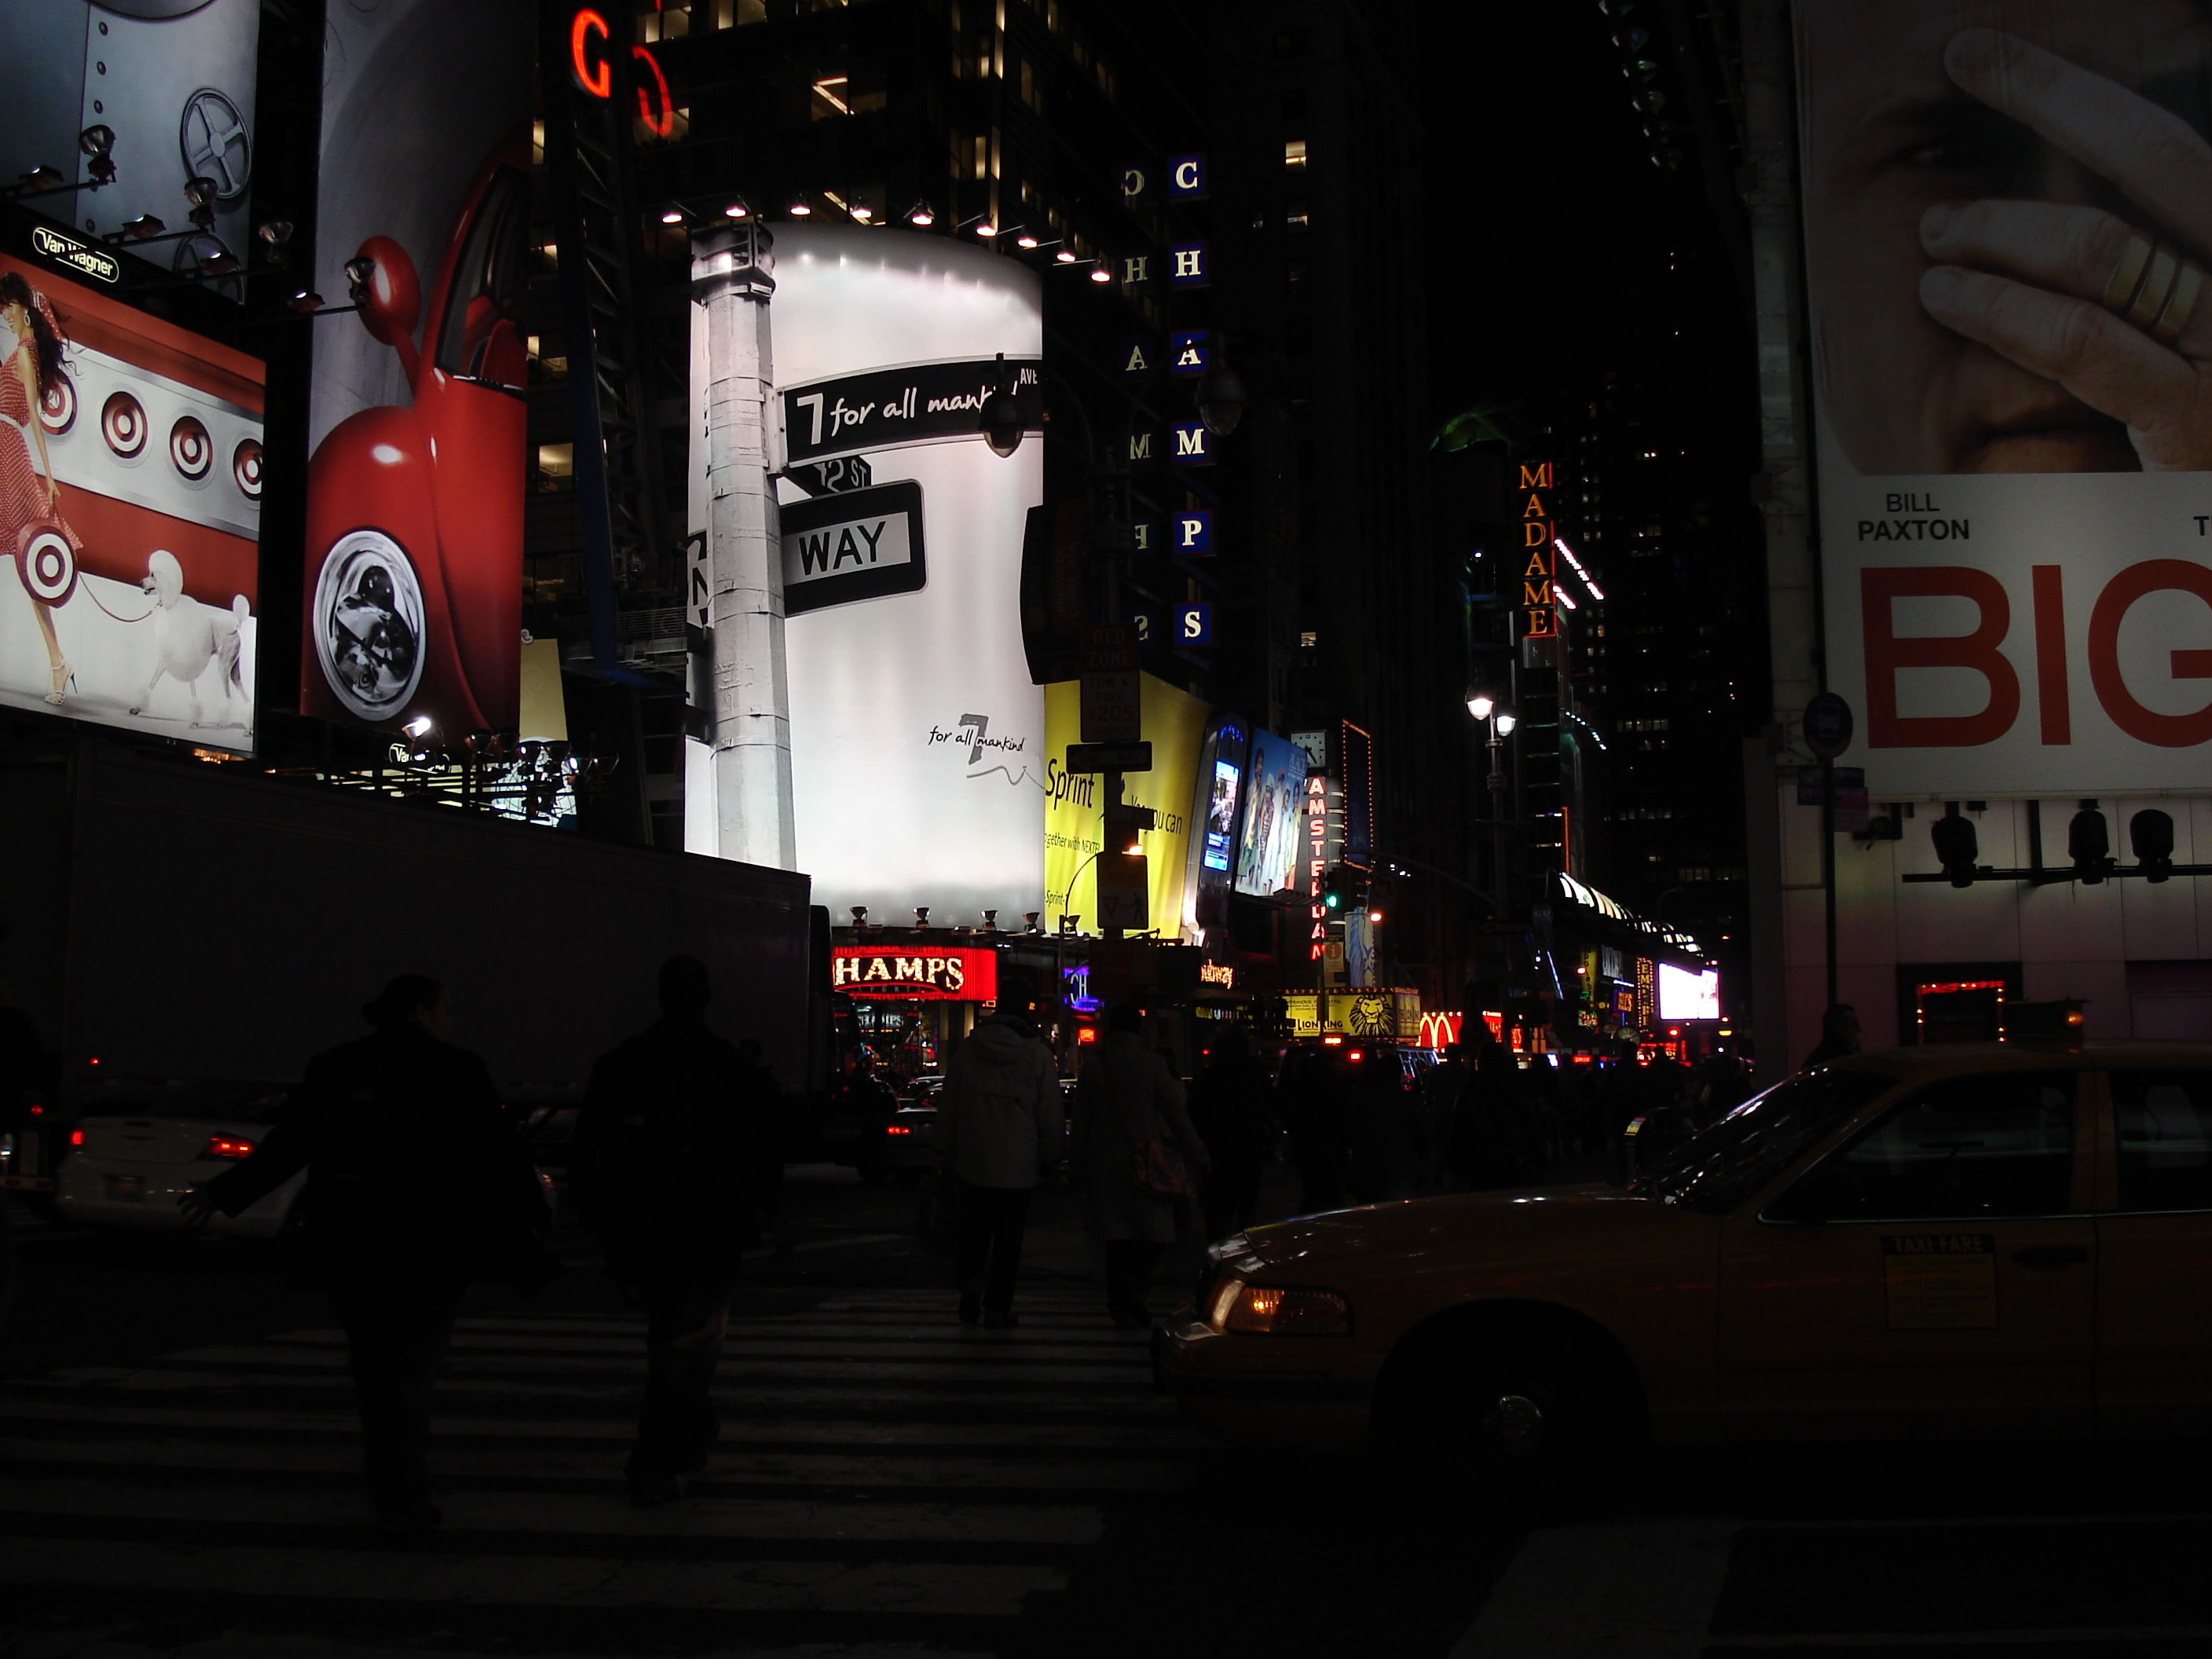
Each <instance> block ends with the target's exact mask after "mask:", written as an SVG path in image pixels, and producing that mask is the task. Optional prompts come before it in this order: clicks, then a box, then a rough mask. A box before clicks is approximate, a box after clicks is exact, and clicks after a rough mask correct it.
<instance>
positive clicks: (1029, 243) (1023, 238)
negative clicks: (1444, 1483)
mask: <svg viewBox="0 0 2212 1659" xmlns="http://www.w3.org/2000/svg"><path fill="white" fill-rule="evenodd" d="M1036 245H1037V239H1036V237H1035V236H1034V235H1032V234H1030V232H1028V231H1026V230H1025V231H1024V232H1023V233H1022V234H1020V235H1018V236H1017V237H1015V238H1014V246H1016V247H1035V246H1036Z"/></svg>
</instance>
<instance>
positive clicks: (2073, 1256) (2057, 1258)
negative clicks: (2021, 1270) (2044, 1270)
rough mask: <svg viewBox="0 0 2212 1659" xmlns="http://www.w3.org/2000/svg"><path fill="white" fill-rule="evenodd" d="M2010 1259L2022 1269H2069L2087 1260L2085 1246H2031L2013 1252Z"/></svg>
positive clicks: (2087, 1255)
mask: <svg viewBox="0 0 2212 1659" xmlns="http://www.w3.org/2000/svg"><path fill="white" fill-rule="evenodd" d="M2012 1259H2013V1260H2014V1261H2017V1262H2018V1263H2020V1265H2021V1267H2072V1266H2074V1264H2075V1263H2076V1262H2078V1261H2087V1260H2088V1259H2089V1247H2088V1246H2087V1245H2086V1244H2031V1245H2029V1246H2028V1247H2027V1249H2024V1250H2015V1251H2014V1252H2013V1253H2012Z"/></svg>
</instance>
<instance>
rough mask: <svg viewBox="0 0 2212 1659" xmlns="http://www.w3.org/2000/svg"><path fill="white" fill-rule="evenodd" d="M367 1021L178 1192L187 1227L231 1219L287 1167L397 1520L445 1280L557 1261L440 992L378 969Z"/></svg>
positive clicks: (415, 1517)
mask: <svg viewBox="0 0 2212 1659" xmlns="http://www.w3.org/2000/svg"><path fill="white" fill-rule="evenodd" d="M362 1016H363V1017H364V1018H366V1019H367V1020H368V1023H369V1024H371V1025H372V1026H374V1028H375V1029H374V1030H373V1031H372V1032H371V1033H370V1034H369V1035H368V1036H365V1037H362V1038H360V1039H359V1040H357V1041H356V1042H348V1043H345V1044H343V1045H342V1046H340V1047H338V1048H333V1049H331V1050H330V1052H328V1053H327V1054H320V1055H318V1056H317V1057H316V1058H315V1059H314V1060H311V1061H309V1062H308V1065H307V1073H306V1076H305V1077H304V1078H303V1079H302V1080H301V1084H300V1087H299V1089H298V1091H296V1092H295V1094H294V1096H293V1097H292V1099H291V1101H290V1103H289V1104H288V1105H287V1107H286V1109H285V1110H284V1114H283V1117H282V1118H281V1120H280V1121H278V1122H277V1123H276V1126H275V1127H273V1128H271V1129H270V1132H269V1133H268V1135H267V1137H266V1138H265V1139H263V1140H262V1142H261V1144H260V1145H259V1146H257V1147H255V1148H254V1150H253V1152H252V1154H251V1155H250V1156H249V1157H247V1158H244V1159H242V1160H241V1161H240V1163H239V1164H236V1165H235V1166H234V1167H233V1168H231V1169H229V1170H225V1171H224V1172H223V1173H222V1175H219V1176H216V1177H215V1178H214V1179H213V1180H211V1181H209V1182H205V1183H204V1185H202V1186H199V1187H196V1188H192V1189H191V1190H190V1191H188V1192H186V1193H185V1194H183V1196H182V1197H181V1198H179V1200H178V1202H179V1206H180V1207H181V1208H182V1209H183V1210H184V1212H185V1221H186V1222H187V1224H189V1225H193V1226H202V1225H205V1224H206V1222H207V1221H208V1219H209V1218H210V1217H211V1216H212V1215H214V1214H215V1213H216V1212H222V1214H224V1215H227V1216H234V1215H237V1214H238V1213H239V1212H240V1211H242V1210H244V1209H246V1207H247V1206H249V1205H252V1203H254V1202H255V1201H256V1200H259V1199H261V1198H263V1197H265V1196H266V1195H267V1194H270V1193H272V1192H274V1191H275V1190H276V1188H279V1187H281V1186H283V1184H284V1182H287V1181H289V1180H290V1179H291V1178H292V1176H295V1175H296V1174H298V1173H299V1172H300V1171H301V1170H306V1171H307V1185H306V1188H305V1189H304V1190H303V1191H302V1192H301V1194H300V1199H299V1206H300V1209H299V1213H300V1226H301V1231H300V1246H301V1260H302V1264H303V1267H304V1268H305V1274H304V1276H305V1277H306V1279H307V1280H308V1282H310V1283H318V1284H320V1285H322V1286H323V1287H324V1288H325V1289H326V1290H327V1291H329V1292H330V1297H331V1302H332V1304H334V1305H335V1306H336V1308H337V1316H338V1322H339V1323H340V1324H341V1325H343V1327H344V1328H345V1334H346V1346H347V1354H348V1358H349V1363H350V1364H351V1367H352V1371H353V1382H354V1396H355V1401H356V1406H357V1407H358V1408H359V1410H360V1413H361V1432H362V1474H363V1477H364V1479H365V1480H366V1482H367V1485H368V1493H369V1497H370V1499H371V1501H373V1502H374V1504H375V1505H376V1510H377V1517H378V1520H379V1522H380V1523H381V1524H382V1525H384V1526H386V1527H388V1528H397V1529H404V1530H413V1529H417V1528H425V1527H432V1526H435V1525H436V1524H437V1523H438V1522H439V1520H440V1519H441V1516H440V1514H439V1511H438V1508H437V1506H436V1505H435V1504H433V1503H432V1502H431V1501H430V1486H429V1474H428V1449H429V1439H430V1394H431V1389H432V1386H433V1384H434V1383H435V1381H436V1377H437V1370H438V1364H439V1361H440V1360H441V1358H443V1357H444V1354H445V1351H446V1348H447V1344H448V1343H449V1342H450V1341H451V1340H452V1338H453V1319H454V1316H455V1314H456V1313H457V1312H458V1311H459V1304H460V1298H461V1292H462V1291H463V1290H464V1289H465V1288H466V1287H467V1286H468V1285H471V1284H476V1283H479V1282H483V1281H486V1280H490V1281H497V1282H504V1283H506V1284H507V1285H512V1286H513V1288H515V1289H516V1290H518V1291H532V1290H535V1289H537V1288H538V1285H541V1284H543V1283H544V1281H545V1280H546V1279H549V1278H550V1277H551V1276H552V1274H553V1273H554V1272H555V1271H556V1264H555V1263H554V1261H553V1258H552V1255H551V1254H550V1252H549V1251H548V1250H547V1249H546V1248H545V1244H544V1232H545V1230H546V1228H547V1227H548V1225H550V1220H551V1217H550V1212H548V1210H547V1207H546V1203H545V1196H544V1187H543V1185H542V1184H541V1182H539V1180H538V1172H537V1170H535V1169H533V1168H532V1165H531V1161H530V1155H529V1152H528V1150H527V1148H526V1146H524V1144H523V1141H522V1139H521V1137H520V1135H519V1134H517V1133H515V1130H514V1128H513V1126H512V1125H511V1124H510V1123H509V1122H508V1121H507V1118H506V1115H505V1114H504V1113H502V1112H501V1109H500V1102H499V1095H498V1092H497V1091H495V1089H494V1088H493V1086H492V1080H491V1073H489V1071H488V1070H486V1069H485V1066H484V1063H483V1060H479V1059H478V1058H477V1056H476V1055H474V1054H471V1053H469V1052H468V1051H467V1050H466V1049H464V1048H456V1047H455V1046H454V1045H453V1042H452V1040H451V1039H452V1037H453V1029H454V1020H453V1008H452V1006H451V1005H450V1004H449V1003H448V1002H447V998H446V994H445V990H444V987H441V985H440V984H439V983H438V981H435V980H434V979H430V978H428V977H426V976H424V975H421V974H405V975H401V976H400V977H399V978H398V979H395V980H393V981H392V982H391V983H390V984H389V985H387V986H386V987H384V990H383V991H382V992H381V993H380V994H379V995H378V996H377V998H376V999H375V1000H374V1001H373V1002H371V1003H369V1004H368V1006H366V1007H364V1008H363V1009H362Z"/></svg>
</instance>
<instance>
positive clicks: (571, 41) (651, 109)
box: [568, 7, 676, 138]
mask: <svg viewBox="0 0 2212 1659" xmlns="http://www.w3.org/2000/svg"><path fill="white" fill-rule="evenodd" d="M613 38H614V35H613V31H612V30H611V29H610V28H609V27H607V20H606V19H605V17H604V16H602V15H600V14H599V13H598V12H596V11H593V10H592V9H590V8H589V7H586V8H585V9H583V10H581V11H580V12H578V13H577V14H576V15H575V16H574V18H572V19H571V20H570V21H569V24H568V73H569V75H570V76H571V77H572V78H574V81H575V82H576V89H577V90H578V91H579V92H581V93H584V94H586V95H587V96H589V97H592V98H611V97H613V96H614V90H615V74H614V65H613V64H610V63H608V62H607V59H606V53H605V46H606V45H607V43H608V42H609V41H610V40H612V39H613ZM629 55H630V57H631V58H634V59H635V60H636V61H637V62H639V63H641V64H644V65H645V66H646V68H647V69H648V70H651V71H652V72H653V97H650V98H648V97H647V94H646V89H645V88H644V87H642V86H640V87H639V88H637V89H636V90H637V118H638V119H639V120H641V121H642V122H644V123H645V124H646V125H647V126H648V127H650V128H651V129H652V130H653V136H654V137H659V138H666V137H671V135H673V134H674V132H675V131H676V103H675V100H673V99H671V97H670V96H669V95H668V77H667V76H665V75H663V74H662V73H661V72H660V64H659V60H658V59H656V58H654V57H653V54H652V53H651V52H647V50H646V49H645V48H644V47H643V46H632V47H631V48H630V49H629Z"/></svg>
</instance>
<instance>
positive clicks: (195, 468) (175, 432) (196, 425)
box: [169, 415, 215, 483]
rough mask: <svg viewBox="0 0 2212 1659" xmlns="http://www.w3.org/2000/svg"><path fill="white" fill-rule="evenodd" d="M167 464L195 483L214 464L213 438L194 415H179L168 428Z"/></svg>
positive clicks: (205, 474)
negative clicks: (174, 422) (175, 421)
mask: <svg viewBox="0 0 2212 1659" xmlns="http://www.w3.org/2000/svg"><path fill="white" fill-rule="evenodd" d="M169 464H170V465H172V466H173V467H175V468H176V469H177V471H179V472H181V473H182V474H184V476H185V477H187V478H189V479H191V481H192V482H193V483H198V482H199V481H200V480H201V479H202V478H204V477H207V475H208V469H209V468H210V466H212V465H215V440H214V439H212V438H210V437H209V436H208V429H207V428H205V427H204V426H202V425H201V424H200V422H199V421H198V420H197V418H196V417H195V416H191V415H180V416H178V417H177V423H176V424H175V425H174V426H173V427H171V428H169Z"/></svg>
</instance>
